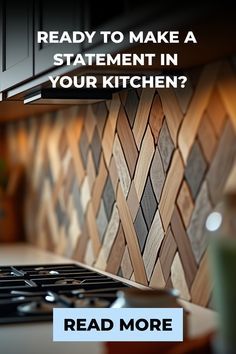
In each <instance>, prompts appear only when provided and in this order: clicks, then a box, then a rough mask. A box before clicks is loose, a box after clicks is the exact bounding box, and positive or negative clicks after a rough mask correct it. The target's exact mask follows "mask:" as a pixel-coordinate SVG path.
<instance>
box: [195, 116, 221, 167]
mask: <svg viewBox="0 0 236 354" xmlns="http://www.w3.org/2000/svg"><path fill="white" fill-rule="evenodd" d="M198 140H199V143H200V145H201V148H202V151H203V154H204V156H205V159H206V160H207V161H208V163H210V162H211V160H212V157H213V155H214V152H215V148H216V144H217V139H216V136H215V132H214V130H213V127H212V124H211V122H210V119H209V116H208V114H207V113H205V114H204V116H203V118H202V122H201V124H200V127H199V131H198Z"/></svg>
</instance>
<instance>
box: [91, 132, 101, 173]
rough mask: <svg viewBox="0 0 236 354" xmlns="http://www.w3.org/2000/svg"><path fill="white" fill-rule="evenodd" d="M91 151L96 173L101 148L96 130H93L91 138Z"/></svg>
mask: <svg viewBox="0 0 236 354" xmlns="http://www.w3.org/2000/svg"><path fill="white" fill-rule="evenodd" d="M91 150H92V155H93V161H94V165H95V170H96V173H98V169H99V161H100V156H101V150H102V147H101V140H100V137H99V134H98V130H97V128H95V129H94V133H93V138H92V142H91Z"/></svg>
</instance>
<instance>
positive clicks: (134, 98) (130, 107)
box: [125, 90, 139, 127]
mask: <svg viewBox="0 0 236 354" xmlns="http://www.w3.org/2000/svg"><path fill="white" fill-rule="evenodd" d="M138 103H139V98H138V95H137V93H136V91H135V90H130V91H129V92H128V95H127V98H126V102H125V111H126V113H127V116H128V119H129V123H130V126H131V127H133V125H134V119H135V115H136V112H137V108H138Z"/></svg>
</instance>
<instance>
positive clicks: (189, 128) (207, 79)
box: [164, 63, 220, 162]
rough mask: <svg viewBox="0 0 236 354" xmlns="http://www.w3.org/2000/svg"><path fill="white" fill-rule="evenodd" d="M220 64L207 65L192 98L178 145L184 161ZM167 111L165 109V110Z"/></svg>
mask: <svg viewBox="0 0 236 354" xmlns="http://www.w3.org/2000/svg"><path fill="white" fill-rule="evenodd" d="M219 68H220V64H219V63H215V64H211V65H206V66H205V67H204V69H203V71H202V74H201V77H200V80H199V82H198V85H197V87H196V90H195V93H194V95H193V98H192V100H191V104H190V106H189V109H188V112H187V113H186V115H185V117H184V121H183V123H182V125H181V128H180V131H179V138H178V145H179V148H180V151H181V154H182V156H183V159H184V162H186V161H187V159H188V155H189V153H190V150H191V147H192V144H193V142H194V139H195V136H196V134H197V130H198V127H199V125H200V122H201V119H202V116H203V113H204V111H205V109H206V108H207V105H208V102H209V99H210V96H211V93H212V90H213V87H214V85H215V82H216V79H217V75H218V72H219ZM164 111H165V110H164Z"/></svg>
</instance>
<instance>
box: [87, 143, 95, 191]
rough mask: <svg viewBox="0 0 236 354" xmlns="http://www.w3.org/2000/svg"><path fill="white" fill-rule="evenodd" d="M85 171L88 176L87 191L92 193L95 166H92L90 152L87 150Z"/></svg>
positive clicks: (92, 161)
mask: <svg viewBox="0 0 236 354" xmlns="http://www.w3.org/2000/svg"><path fill="white" fill-rule="evenodd" d="M86 171H87V176H88V184H89V190H90V191H92V190H93V184H94V182H95V179H96V170H95V165H94V160H93V156H92V152H91V150H89V152H88V159H87V165H86Z"/></svg>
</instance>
